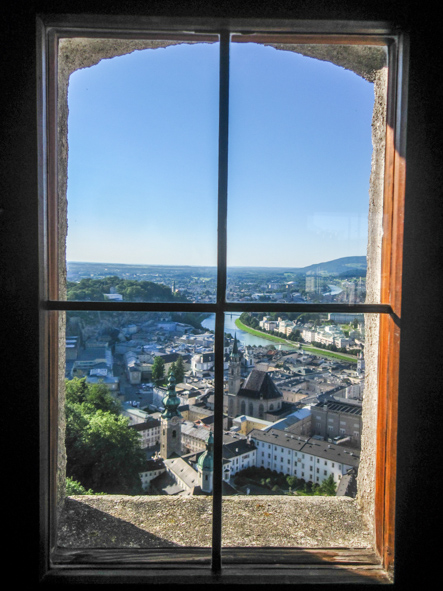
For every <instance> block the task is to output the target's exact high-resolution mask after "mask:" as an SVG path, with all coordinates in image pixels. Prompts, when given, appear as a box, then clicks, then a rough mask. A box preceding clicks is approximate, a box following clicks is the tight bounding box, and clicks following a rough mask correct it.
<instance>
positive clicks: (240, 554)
mask: <svg viewBox="0 0 443 591" xmlns="http://www.w3.org/2000/svg"><path fill="white" fill-rule="evenodd" d="M141 22H142V21H141ZM142 24H143V22H142ZM145 24H147V25H148V24H149V21H147V23H145ZM140 26H141V25H140V24H139V26H138V27H137V29H135V28H132V27H131V26H129V25H127V24H125V25H124V26H123V25H122V23H121V22H119V21H118V19H117V20H116V21H113V20H112V19H111V20H108V21H106V25H105V26H103V25H101V24H100V21H97V20H96V19H92V20H88V19H86V20H84V21H83V19H77V17H76V19H75V27H74V26H73V22H70V23H69V24H66V23H63V20H61V21H55V22H54V21H50V20H49V19H48V20H46V19H45V18H43V19H42V20H41V21H40V22H39V31H40V40H41V45H40V54H41V62H40V74H41V79H42V83H41V87H40V90H41V101H40V105H41V107H40V108H41V110H40V117H41V121H42V128H41V129H42V135H41V137H40V148H41V154H42V160H41V162H42V170H47V175H42V187H41V190H42V195H44V197H45V199H44V200H43V201H44V207H45V209H44V216H43V219H44V223H43V228H42V245H43V247H44V260H45V261H46V263H45V265H44V268H42V285H43V293H44V297H43V301H42V319H43V320H42V326H43V337H42V349H43V350H44V351H45V353H44V355H43V356H42V368H43V374H44V376H45V377H44V379H43V382H42V400H43V408H46V409H48V414H46V412H45V413H44V414H45V417H44V419H43V421H44V422H45V421H46V420H47V417H48V416H49V441H45V442H44V451H43V455H44V459H45V469H44V470H45V472H44V475H43V481H44V482H45V483H46V482H49V483H50V484H49V487H46V484H45V485H43V496H42V498H43V503H42V513H43V524H44V527H43V529H44V546H45V556H46V563H47V564H50V565H51V566H50V567H49V568H48V569H47V570H46V572H45V577H46V578H47V579H48V580H51V579H52V580H54V581H57V580H59V581H62V580H69V577H71V576H72V575H73V574H74V572H75V569H76V568H77V566H78V565H87V567H88V574H87V575H86V574H85V575H84V576H85V577H86V578H85V580H87V578H88V577H89V578H91V580H92V579H94V577H95V580H96V581H98V580H103V579H102V577H112V578H113V579H115V580H119V578H120V579H121V578H122V577H123V571H122V570H119V568H118V567H123V566H127V565H128V557H129V563H130V564H131V565H132V567H133V570H132V574H131V576H132V577H133V580H134V581H138V580H140V581H142V580H146V577H150V576H153V577H154V576H155V577H160V580H162V581H163V580H164V582H165V583H166V582H169V581H175V580H176V579H177V577H179V578H180V579H181V580H183V579H182V577H183V572H185V576H189V577H193V576H196V575H198V576H199V577H200V578H201V581H202V582H205V581H210V580H213V577H214V576H217V577H222V578H221V580H222V581H223V580H226V581H228V579H229V577H230V576H234V573H235V572H236V570H235V569H236V565H238V564H240V563H241V564H242V568H245V569H246V571H244V572H247V574H248V576H249V577H250V580H254V577H256V578H257V579H258V578H259V577H263V576H272V578H273V580H278V576H279V574H281V570H280V567H281V565H284V569H285V571H286V572H290V573H291V582H298V581H300V582H303V581H304V580H305V572H306V571H305V568H306V567H308V569H309V567H311V569H309V572H313V571H312V567H313V565H314V564H319V563H320V564H322V565H328V566H324V568H322V569H320V570H319V571H316V572H317V573H318V576H319V582H323V580H325V581H326V580H327V581H328V582H358V581H359V580H360V577H364V578H365V580H367V577H370V578H371V580H372V581H374V582H386V580H387V579H386V573H387V572H389V571H391V570H392V568H393V561H394V547H393V537H394V532H395V529H394V525H395V524H394V517H393V515H394V513H393V511H394V506H395V487H394V484H393V483H394V482H395V443H396V425H395V421H396V406H397V386H398V380H397V374H398V359H399V343H400V318H401V288H400V287H401V282H400V280H401V263H402V225H401V224H402V213H403V209H402V208H403V194H404V176H405V154H404V121H405V109H406V105H405V90H404V88H405V80H406V77H405V76H406V70H405V68H406V66H405V64H406V61H407V60H406V58H407V56H406V50H407V45H406V41H405V39H404V37H403V36H402V35H401V34H398V33H395V34H394V32H392V31H390V30H389V29H386V28H384V27H376V30H375V31H374V29H373V27H372V25H371V27H365V25H361V24H359V25H358V26H352V25H348V26H347V27H345V28H347V30H346V31H345V32H344V33H343V34H338V31H337V26H336V25H335V24H334V23H330V34H328V33H325V32H324V30H323V31H322V33H321V34H319V33H317V32H316V31H315V24H313V23H310V24H307V23H301V24H300V23H299V24H297V23H292V24H291V23H287V22H286V23H282V24H281V26H277V29H278V33H276V32H275V30H276V26H275V23H274V24H273V26H272V29H273V30H272V35H270V34H269V33H268V32H267V31H266V26H265V25H264V24H263V23H261V29H260V32H259V33H257V34H255V35H242V34H239V33H238V32H237V31H238V30H241V27H240V26H239V29H236V25H235V23H233V24H232V25H231V26H232V29H231V30H229V31H228V30H226V29H225V28H223V27H220V26H219V24H217V23H216V22H214V23H213V25H212V27H210V31H211V32H210V33H208V32H207V31H208V26H207V23H204V25H203V24H202V25H201V27H202V30H203V29H204V31H205V33H204V34H203V32H202V33H201V34H200V33H199V32H198V28H199V27H198V26H197V27H196V29H195V30H196V33H195V34H194V35H192V34H183V33H181V32H180V28H181V25H180V23H177V22H174V23H172V24H171V23H170V22H166V21H165V22H163V21H161V19H160V21H156V27H157V30H156V32H155V33H148V32H144V31H141V30H140ZM304 27H307V29H308V32H309V35H306V34H303V29H304ZM168 28H169V31H172V33H171V32H169V33H168V34H167V31H168ZM253 28H254V27H252V29H253ZM142 29H143V27H142ZM148 29H149V27H148V26H147V29H146V30H148ZM162 29H163V30H162ZM249 30H250V29H249ZM72 38H75V39H82V40H83V41H85V43H86V42H88V41H89V40H91V39H94V40H96V41H99V40H102V39H105V40H113V39H125V40H127V41H128V42H130V43H131V42H133V41H134V42H135V41H136V42H137V43H141V44H147V45H148V46H149V44H150V43H151V42H159V43H161V42H162V41H163V40H166V41H168V42H169V40H172V41H173V42H176V43H181V42H189V41H195V40H198V39H199V40H201V41H203V42H208V43H213V42H217V43H219V44H220V58H219V121H218V126H219V133H218V173H217V177H218V178H217V184H218V187H217V227H218V230H217V239H216V253H217V255H216V260H217V263H216V267H217V275H216V289H215V297H214V300H213V301H211V302H205V303H197V302H174V301H172V302H164V303H161V302H154V301H138V302H129V301H124V302H120V301H101V302H93V301H84V300H83V301H81V300H68V299H66V293H65V287H64V285H65V277H66V267H65V260H66V259H65V231H66V209H65V208H66V201H65V195H66V178H67V177H66V169H67V153H66V152H65V151H64V141H65V139H66V130H65V128H64V126H63V124H64V123H66V113H63V108H64V106H65V103H64V101H66V98H65V97H64V95H63V91H62V88H63V85H62V84H60V79H59V74H60V71H61V70H60V68H59V66H60V63H59V61H58V59H59V55H60V54H59V52H58V48H59V47H60V42H61V41H62V40H64V39H72ZM249 42H254V43H257V42H258V43H262V44H270V45H274V46H285V45H288V44H289V45H296V46H297V47H298V46H301V45H303V46H305V47H306V48H308V52H309V51H311V49H310V47H311V46H312V45H315V47H316V48H324V47H325V46H329V45H339V46H345V47H351V48H353V47H355V46H369V45H374V46H377V47H378V46H380V47H385V48H388V49H389V51H388V60H389V64H388V93H387V115H386V126H385V125H384V124H383V123H382V124H381V127H382V129H380V135H381V137H382V138H384V140H385V141H383V142H382V143H383V147H382V148H380V150H381V151H382V152H384V154H385V158H384V161H383V163H382V164H379V165H378V168H377V169H376V171H375V172H374V170H373V172H372V175H373V176H372V180H371V189H370V190H371V191H374V192H375V191H379V195H380V194H383V193H384V198H383V199H379V202H378V207H379V208H380V207H381V208H382V209H378V210H377V211H375V210H373V211H372V212H371V211H370V214H369V216H370V219H369V225H370V228H373V226H377V224H382V226H378V227H377V228H376V229H375V230H374V232H375V233H376V234H378V235H379V236H381V235H382V236H383V239H382V245H381V258H380V259H377V260H375V261H374V265H373V266H372V269H371V273H372V274H373V276H372V278H371V281H372V284H371V285H372V292H368V296H367V298H366V300H363V301H360V302H358V303H350V302H349V301H348V302H345V303H337V302H335V303H327V302H324V301H322V302H315V303H299V302H291V303H281V302H278V303H275V302H272V301H263V302H261V301H249V302H241V301H237V300H236V299H230V297H229V295H228V296H227V295H226V294H227V288H228V277H229V269H228V256H230V253H231V251H229V236H228V232H227V228H228V203H229V191H228V187H229V171H228V162H229V145H230V137H229V122H230V104H229V90H230V87H229V80H230V50H231V45H232V44H234V43H238V44H241V43H249ZM316 50H317V49H316ZM111 53H112V50H111ZM350 59H351V58H350ZM331 61H333V60H331ZM74 69H75V68H74ZM65 81H66V80H65ZM376 123H377V125H378V126H380V121H377V122H376ZM64 134H65V135H64ZM377 175H378V178H375V176H377ZM380 184H381V185H382V187H383V188H382V189H380ZM380 191H381V193H380ZM371 216H372V217H373V220H372V221H373V226H371ZM370 240H371V239H370ZM379 261H380V262H379ZM313 289H316V287H315V285H314V286H313ZM366 301H368V302H369V303H366ZM73 311H80V312H97V313H99V312H102V313H106V312H117V311H119V312H125V313H129V312H131V313H141V312H158V313H162V312H195V313H211V314H214V315H215V340H214V349H215V383H214V386H215V393H216V395H215V403H214V412H215V420H214V466H215V469H214V480H213V494H212V532H211V539H212V543H211V547H210V550H209V551H208V550H207V549H206V548H195V549H186V548H173V549H172V550H171V551H169V550H168V551H166V550H161V551H149V550H144V549H141V550H140V551H139V550H137V551H131V550H125V551H124V552H122V551H121V550H119V549H114V548H111V549H107V550H97V549H95V550H91V551H84V550H82V551H81V552H80V551H77V550H69V551H66V550H62V549H60V548H58V549H57V547H56V540H57V516H58V515H59V513H60V510H61V507H62V504H63V500H62V496H63V495H62V490H61V483H60V471H59V469H60V468H61V469H63V462H64V459H63V453H62V449H63V440H62V438H60V434H59V429H58V425H59V420H60V417H61V415H62V412H61V410H60V404H61V401H60V398H59V395H60V393H61V392H62V391H63V384H62V379H61V378H60V372H59V368H60V366H63V365H64V363H65V360H64V358H63V354H62V353H61V352H60V351H61V348H60V346H59V345H60V342H61V338H62V337H63V338H64V334H65V329H66V325H65V314H66V313H67V312H73ZM232 312H260V313H269V312H281V313H288V312H291V313H293V312H294V313H342V314H366V315H368V316H367V318H368V320H369V322H372V323H373V331H374V332H373V335H376V334H377V330H378V329H377V324H378V320H380V328H379V337H378V340H377V341H376V344H375V350H376V351H378V353H374V351H373V355H374V356H375V358H376V360H377V361H378V375H377V376H374V377H373V379H374V381H375V382H376V383H378V386H375V385H374V384H373V385H372V387H378V424H377V431H376V443H374V442H371V443H369V445H370V446H372V448H371V449H372V451H374V453H376V456H375V458H376V459H375V464H373V465H369V466H368V467H367V470H368V472H370V470H371V469H374V470H375V471H376V479H375V483H376V490H375V498H374V497H370V496H367V497H366V498H365V497H363V504H365V503H366V505H368V504H370V505H371V508H369V510H368V515H369V516H371V515H372V517H373V521H374V529H375V544H374V548H372V549H371V550H361V551H355V552H353V554H352V556H350V555H349V551H348V550H331V549H320V550H312V549H306V550H300V549H295V548H285V549H284V550H282V549H281V548H278V549H277V548H272V547H270V548H264V549H260V550H257V549H256V548H251V547H249V548H243V549H241V551H240V549H238V548H231V547H229V546H226V547H223V548H222V546H223V544H222V537H223V533H222V532H223V524H224V520H223V508H224V501H223V495H222V484H223V482H222V444H223V396H222V393H223V390H224V384H223V369H224V368H223V363H224V359H223V354H224V351H223V349H224V332H225V314H227V313H232ZM369 463H370V461H369ZM50 548H51V552H50ZM331 557H334V560H335V562H336V564H338V565H340V568H335V567H330V566H329V565H330V559H331ZM277 562H278V564H279V569H277V570H278V573H276V571H275V570H273V565H275V564H276V563H277ZM258 563H260V565H263V564H266V565H269V568H266V569H264V570H263V572H261V571H260V572H259V570H257V566H256V565H258ZM297 564H299V565H300V564H301V565H304V566H303V568H298V567H297V566H296V565H297ZM74 565H76V566H74ZM111 565H112V566H111ZM160 565H168V569H163V568H162V567H161V566H160ZM351 565H352V566H351ZM355 565H365V566H364V567H363V566H362V567H361V569H362V570H361V572H359V567H357V568H355ZM185 566H186V570H185V571H183V568H184V567H185ZM96 567H99V570H98V569H97V568H96ZM141 567H143V568H142V569H141ZM174 569H175V570H174ZM177 569H178V570H179V571H180V575H178V574H177V572H178V570H177ZM250 569H252V570H250ZM320 571H321V572H320ZM271 573H272V574H271ZM81 576H83V575H81ZM125 576H126V575H125ZM223 577H225V579H223ZM276 577H277V579H276ZM261 580H263V579H261Z"/></svg>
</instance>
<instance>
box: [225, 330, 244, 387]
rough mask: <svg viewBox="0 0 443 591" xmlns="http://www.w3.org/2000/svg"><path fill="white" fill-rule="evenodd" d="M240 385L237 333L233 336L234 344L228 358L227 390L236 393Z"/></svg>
mask: <svg viewBox="0 0 443 591" xmlns="http://www.w3.org/2000/svg"><path fill="white" fill-rule="evenodd" d="M240 385H241V362H240V353H239V352H238V343H237V335H235V336H234V345H233V347H232V353H231V356H230V359H229V375H228V392H229V394H234V395H235V394H237V392H238V391H239V390H240Z"/></svg>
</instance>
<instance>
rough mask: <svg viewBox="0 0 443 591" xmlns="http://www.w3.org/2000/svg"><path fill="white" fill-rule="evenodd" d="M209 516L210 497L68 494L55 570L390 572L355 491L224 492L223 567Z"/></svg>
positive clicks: (316, 578)
mask: <svg viewBox="0 0 443 591" xmlns="http://www.w3.org/2000/svg"><path fill="white" fill-rule="evenodd" d="M211 516H212V498H211V497H179V496H177V497H164V496H146V497H127V496H119V495H104V496H80V497H69V498H67V499H66V502H65V505H64V508H63V511H62V514H61V517H60V521H59V528H58V544H57V550H56V551H55V552H54V553H53V556H52V563H53V570H52V574H51V572H50V573H49V575H48V577H49V579H51V578H52V579H54V580H56V581H62V580H63V579H64V578H65V577H67V576H72V575H73V573H75V576H76V577H82V576H83V577H86V578H87V581H88V582H89V581H99V580H100V581H102V580H106V576H111V574H112V576H113V577H114V576H117V577H118V576H122V577H123V573H125V576H130V577H132V578H133V579H134V581H136V580H138V578H140V581H141V580H146V578H148V579H153V578H154V579H155V581H156V582H159V583H169V582H185V581H186V582H191V581H192V582H193V581H195V578H196V577H198V580H199V582H200V580H201V582H206V583H209V582H226V583H229V582H230V580H231V578H232V581H233V582H234V579H237V580H236V582H239V581H238V578H239V577H240V578H241V580H243V577H248V582H253V581H254V582H257V583H263V582H270V581H271V579H272V582H280V583H292V584H293V583H294V582H297V581H298V582H300V583H301V582H307V581H309V582H312V583H323V582H329V583H341V582H343V583H345V582H346V583H372V584H374V583H377V584H386V583H390V582H391V580H390V578H389V577H388V575H387V574H386V572H385V571H384V570H383V569H382V567H381V566H380V561H379V559H378V557H377V556H376V554H375V553H374V551H373V535H372V532H371V531H370V529H369V528H368V526H367V525H366V524H365V523H364V520H363V517H362V514H361V512H360V509H359V505H358V502H357V501H356V500H354V499H350V498H347V497H298V498H295V497H286V496H284V497H282V496H266V497H263V496H248V497H226V498H224V499H223V507H222V519H223V521H222V523H223V528H222V531H223V540H222V564H223V566H222V572H221V573H218V574H217V573H212V572H211V569H210V566H211V535H212V526H211ZM84 569H86V570H84ZM122 569H123V570H122ZM127 569H129V571H128V570H127ZM119 573H120V575H119Z"/></svg>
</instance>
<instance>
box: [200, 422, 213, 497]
mask: <svg viewBox="0 0 443 591" xmlns="http://www.w3.org/2000/svg"><path fill="white" fill-rule="evenodd" d="M197 470H198V483H199V485H200V487H201V489H202V491H203V492H205V493H207V494H211V493H212V483H213V475H214V437H213V435H212V431H211V432H210V433H209V438H208V441H207V442H206V451H204V452H203V453H202V454H201V456H200V457H199V459H198V462H197Z"/></svg>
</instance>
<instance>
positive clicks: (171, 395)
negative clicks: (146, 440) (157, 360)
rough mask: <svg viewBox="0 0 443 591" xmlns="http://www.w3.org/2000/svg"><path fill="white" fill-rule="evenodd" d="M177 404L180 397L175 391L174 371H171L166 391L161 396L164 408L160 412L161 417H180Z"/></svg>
mask: <svg viewBox="0 0 443 591" xmlns="http://www.w3.org/2000/svg"><path fill="white" fill-rule="evenodd" d="M179 405H180V398H179V397H178V396H177V394H176V393H175V377H174V373H173V372H172V371H171V373H170V374H169V380H168V393H167V394H166V396H165V397H164V398H163V406H164V407H165V410H164V411H163V412H162V414H161V416H162V418H163V419H170V418H172V417H181V414H180V412H179V410H178V407H179Z"/></svg>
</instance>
